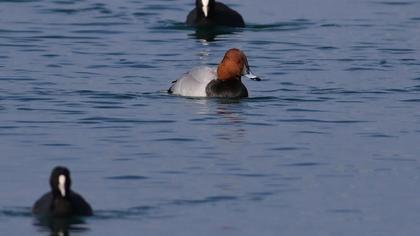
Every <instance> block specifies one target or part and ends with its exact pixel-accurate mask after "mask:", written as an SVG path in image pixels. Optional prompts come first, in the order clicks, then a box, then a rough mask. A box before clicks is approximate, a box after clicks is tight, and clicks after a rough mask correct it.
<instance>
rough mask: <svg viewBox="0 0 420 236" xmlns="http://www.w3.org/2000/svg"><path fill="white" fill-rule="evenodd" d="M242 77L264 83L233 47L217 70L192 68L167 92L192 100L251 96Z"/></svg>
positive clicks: (244, 57) (241, 53) (240, 53)
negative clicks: (197, 98) (192, 98)
mask: <svg viewBox="0 0 420 236" xmlns="http://www.w3.org/2000/svg"><path fill="white" fill-rule="evenodd" d="M242 76H246V77H248V78H249V79H252V80H256V81H260V80H261V79H260V78H258V77H257V76H255V75H253V74H252V73H251V70H250V68H249V65H248V59H247V57H246V56H245V54H244V53H243V52H242V51H241V50H239V49H237V48H232V49H229V50H228V51H227V52H226V53H225V56H224V57H223V60H222V61H221V62H220V64H219V65H218V67H217V70H215V69H213V68H210V67H207V66H205V67H196V68H193V69H192V70H191V71H190V72H188V73H186V74H184V75H183V76H182V77H181V78H180V79H178V80H176V81H174V82H173V85H172V86H171V87H170V88H169V89H168V93H171V94H175V95H181V96H189V97H220V98H243V97H248V90H247V88H246V87H245V85H244V84H243V83H242V81H241V77H242Z"/></svg>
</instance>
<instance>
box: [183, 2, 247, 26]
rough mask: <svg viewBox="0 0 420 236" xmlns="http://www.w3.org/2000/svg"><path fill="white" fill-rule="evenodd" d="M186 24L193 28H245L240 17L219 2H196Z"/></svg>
mask: <svg viewBox="0 0 420 236" xmlns="http://www.w3.org/2000/svg"><path fill="white" fill-rule="evenodd" d="M186 24H187V25H188V26H194V27H206V28H207V27H215V26H228V27H245V22H244V19H243V18H242V16H241V15H240V14H239V13H238V12H236V11H235V10H233V9H231V8H230V7H228V6H226V5H225V4H223V3H221V2H216V1H215V0H196V1H195V8H194V9H193V10H191V11H190V13H189V14H188V16H187V20H186Z"/></svg>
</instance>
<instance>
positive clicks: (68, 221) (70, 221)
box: [34, 216, 89, 236]
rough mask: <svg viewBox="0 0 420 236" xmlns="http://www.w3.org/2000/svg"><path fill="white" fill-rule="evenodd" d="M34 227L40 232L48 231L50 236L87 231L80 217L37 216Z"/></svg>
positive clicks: (67, 235)
mask: <svg viewBox="0 0 420 236" xmlns="http://www.w3.org/2000/svg"><path fill="white" fill-rule="evenodd" d="M34 225H35V226H36V227H38V229H39V230H40V231H50V232H51V233H50V235H51V236H69V235H71V234H70V233H71V232H75V233H80V232H85V231H89V228H88V227H87V225H86V222H85V220H84V219H83V218H81V217H51V216H38V217H36V218H35V221H34Z"/></svg>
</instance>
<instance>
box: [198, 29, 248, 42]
mask: <svg viewBox="0 0 420 236" xmlns="http://www.w3.org/2000/svg"><path fill="white" fill-rule="evenodd" d="M238 32H242V30H241V29H240V28H231V27H220V26H219V27H210V28H196V29H195V32H194V33H192V34H190V36H191V37H193V38H195V39H199V40H204V41H206V42H214V41H216V40H217V37H218V36H223V35H233V34H236V33H238Z"/></svg>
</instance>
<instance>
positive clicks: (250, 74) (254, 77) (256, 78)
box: [244, 70, 261, 81]
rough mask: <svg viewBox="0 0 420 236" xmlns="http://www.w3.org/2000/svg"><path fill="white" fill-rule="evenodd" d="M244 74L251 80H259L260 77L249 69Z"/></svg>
mask: <svg viewBox="0 0 420 236" xmlns="http://www.w3.org/2000/svg"><path fill="white" fill-rule="evenodd" d="M244 76H245V77H247V78H248V79H251V80H255V81H261V78H260V77H258V76H256V75H254V74H252V72H251V71H250V70H249V71H248V72H247V73H246V74H245V75H244Z"/></svg>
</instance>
